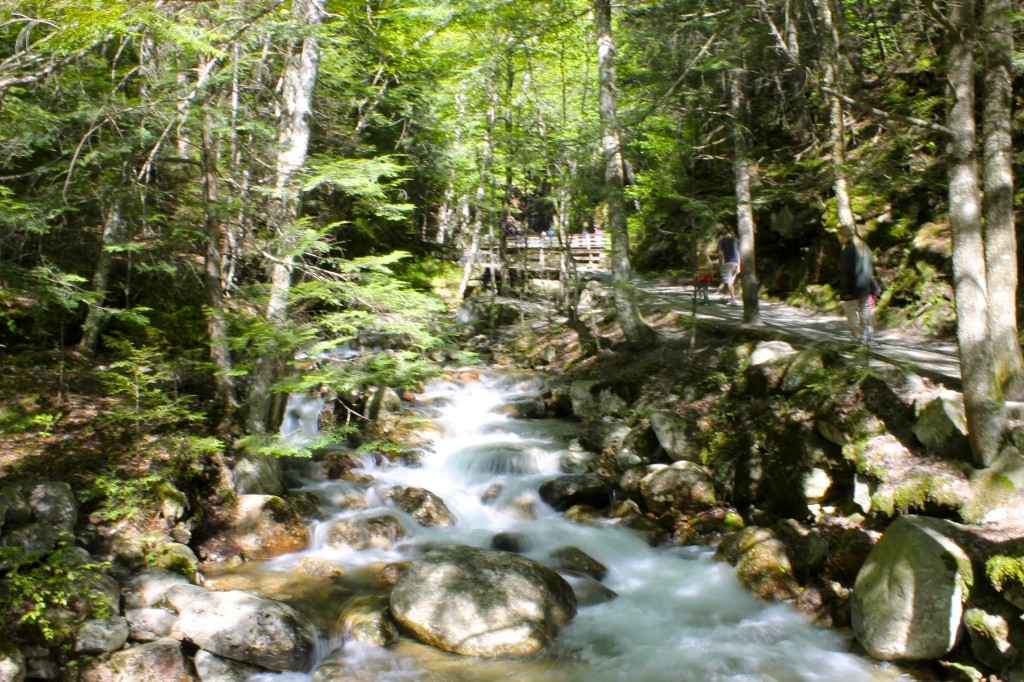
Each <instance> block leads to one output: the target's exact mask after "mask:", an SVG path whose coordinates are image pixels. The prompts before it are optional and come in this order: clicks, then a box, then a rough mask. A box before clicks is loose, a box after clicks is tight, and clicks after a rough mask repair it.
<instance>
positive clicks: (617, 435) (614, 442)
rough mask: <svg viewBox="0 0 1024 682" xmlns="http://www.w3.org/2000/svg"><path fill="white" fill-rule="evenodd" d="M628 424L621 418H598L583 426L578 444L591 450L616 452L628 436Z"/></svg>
mask: <svg viewBox="0 0 1024 682" xmlns="http://www.w3.org/2000/svg"><path fill="white" fill-rule="evenodd" d="M631 430H632V429H630V427H629V425H627V424H626V422H624V421H622V420H621V419H610V418H609V419H600V420H595V421H592V422H590V423H589V424H587V425H586V426H584V428H583V430H582V432H581V433H580V444H581V445H582V446H583V447H584V448H586V449H587V450H591V451H593V452H608V451H611V452H613V453H614V452H617V451H618V450H619V449H620V448H622V444H623V443H624V442H625V440H626V437H627V436H629V432H630V431H631Z"/></svg>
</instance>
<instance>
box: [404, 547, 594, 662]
mask: <svg viewBox="0 0 1024 682" xmlns="http://www.w3.org/2000/svg"><path fill="white" fill-rule="evenodd" d="M391 612H392V614H393V615H394V617H395V619H396V620H397V621H398V622H399V624H401V625H402V626H403V627H405V628H406V629H408V630H409V631H410V632H412V633H413V634H414V635H415V636H416V637H417V638H418V639H420V640H422V641H424V642H427V643H428V644H432V645H434V646H436V647H438V648H440V649H443V650H445V651H450V652H453V653H457V654H462V655H468V656H526V655H529V654H532V653H535V652H536V651H539V650H540V649H542V648H543V647H545V646H548V645H550V644H551V643H552V642H553V641H554V638H555V634H556V633H557V631H558V629H559V628H561V627H562V626H564V625H566V624H567V623H568V622H569V621H570V620H572V618H573V616H575V615H576V598H575V596H574V595H573V591H572V587H570V585H569V584H568V583H567V582H566V581H565V579H564V578H562V577H561V576H559V575H558V574H557V573H555V572H554V571H552V570H551V569H549V568H546V567H544V566H542V565H541V564H539V563H537V562H536V561H533V560H532V559H527V558H526V557H523V556H520V555H518V554H510V553H508V552H500V551H497V550H492V549H481V548H477V547H467V546H453V547H444V548H441V549H437V550H433V551H430V552H427V553H426V554H424V555H423V556H422V557H420V558H418V559H416V560H415V561H413V562H412V564H411V565H410V566H409V568H408V569H407V570H406V571H405V573H404V574H403V575H402V577H401V578H399V579H398V582H397V583H396V584H395V587H394V589H393V590H392V592H391Z"/></svg>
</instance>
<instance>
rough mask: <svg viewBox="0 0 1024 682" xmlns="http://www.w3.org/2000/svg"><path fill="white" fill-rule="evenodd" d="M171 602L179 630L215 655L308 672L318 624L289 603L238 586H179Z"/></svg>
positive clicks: (271, 667)
mask: <svg viewBox="0 0 1024 682" xmlns="http://www.w3.org/2000/svg"><path fill="white" fill-rule="evenodd" d="M167 601H168V602H169V603H170V604H171V606H172V607H174V609H175V610H176V611H177V612H178V625H177V630H178V631H179V632H181V634H182V635H183V636H184V637H185V639H187V640H188V641H190V642H192V643H193V644H195V645H196V646H198V647H199V648H201V649H205V650H206V651H209V652H210V653H213V654H217V655H218V656H223V657H225V658H230V659H232V660H236V661H242V662H243V663H249V664H251V665H256V666H260V667H261V668H266V669H268V670H274V671H277V672H284V671H286V670H304V669H305V668H306V666H307V665H308V664H309V662H310V660H311V657H312V654H313V647H314V644H315V642H316V630H315V628H314V626H313V624H312V623H311V622H310V621H309V620H307V619H306V617H305V616H302V615H300V614H299V613H298V612H297V611H295V610H294V609H293V608H291V607H290V606H287V605H285V604H281V603H280V602H276V601H271V600H270V599H263V598H260V597H256V596H254V595H251V594H249V593H248V592H241V591H238V590H229V591H226V592H213V591H210V590H204V589H203V588H201V587H193V586H184V587H174V588H171V590H170V591H169V592H168V593H167Z"/></svg>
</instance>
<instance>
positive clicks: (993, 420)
mask: <svg viewBox="0 0 1024 682" xmlns="http://www.w3.org/2000/svg"><path fill="white" fill-rule="evenodd" d="M975 9H976V6H975V2H974V0H958V1H957V2H952V3H950V4H949V8H948V14H947V15H945V16H944V17H940V18H941V19H942V20H943V21H944V22H945V23H946V24H947V41H948V56H947V64H946V80H947V82H948V84H949V91H950V96H951V102H950V108H949V113H948V116H947V120H946V123H947V127H948V128H949V130H950V139H949V146H948V172H949V217H950V226H951V229H952V233H953V287H954V290H955V292H956V316H957V342H958V344H959V348H960V374H961V376H962V377H963V388H964V406H965V409H966V414H967V429H968V432H969V437H970V442H971V449H972V451H973V453H974V463H975V464H976V465H978V466H988V465H989V464H991V463H992V461H993V460H994V459H995V456H996V454H997V452H998V449H999V446H1000V442H1001V438H1002V433H1003V408H1004V403H1003V397H1002V391H1001V390H1000V386H999V382H998V381H997V380H996V375H995V359H994V356H993V350H992V337H991V334H990V328H989V313H988V307H989V293H988V285H987V282H988V277H987V273H986V262H985V239H984V234H983V225H982V212H981V184H980V181H979V177H978V162H977V129H976V123H975V114H974V107H975V89H974V67H975V60H974V50H975V47H976V44H975V43H976V39H975V34H976V29H977V23H976V18H975Z"/></svg>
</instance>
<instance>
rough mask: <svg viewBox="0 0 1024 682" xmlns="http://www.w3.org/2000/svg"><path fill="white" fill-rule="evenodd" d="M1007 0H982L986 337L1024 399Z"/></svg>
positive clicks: (999, 374)
mask: <svg viewBox="0 0 1024 682" xmlns="http://www.w3.org/2000/svg"><path fill="white" fill-rule="evenodd" d="M1011 11H1012V7H1011V2H1010V0H985V9H984V13H983V15H982V21H983V27H982V32H983V35H984V40H983V41H982V43H983V44H984V48H985V71H984V73H985V76H984V91H983V97H984V101H983V102H982V109H983V112H984V113H983V121H984V127H983V133H984V144H983V147H982V149H983V155H984V164H983V167H984V172H983V175H982V182H983V184H984V190H985V195H984V201H983V203H982V210H983V211H984V220H985V267H986V284H987V287H988V300H989V301H999V305H990V306H988V324H989V336H990V337H991V338H992V352H993V359H994V361H995V372H996V382H997V383H998V385H999V387H1000V388H1001V389H1002V391H1003V393H1004V395H1005V397H1006V398H1008V399H1010V400H1021V399H1022V398H1024V359H1022V357H1021V350H1020V342H1019V341H1018V338H1017V277H1018V275H1017V236H1016V229H1015V225H1014V219H1013V143H1012V139H1011V137H1012V130H1011V113H1012V108H1013V76H1012V70H1011V69H1012V60H1013V29H1012V24H1011V21H1012V18H1011Z"/></svg>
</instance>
